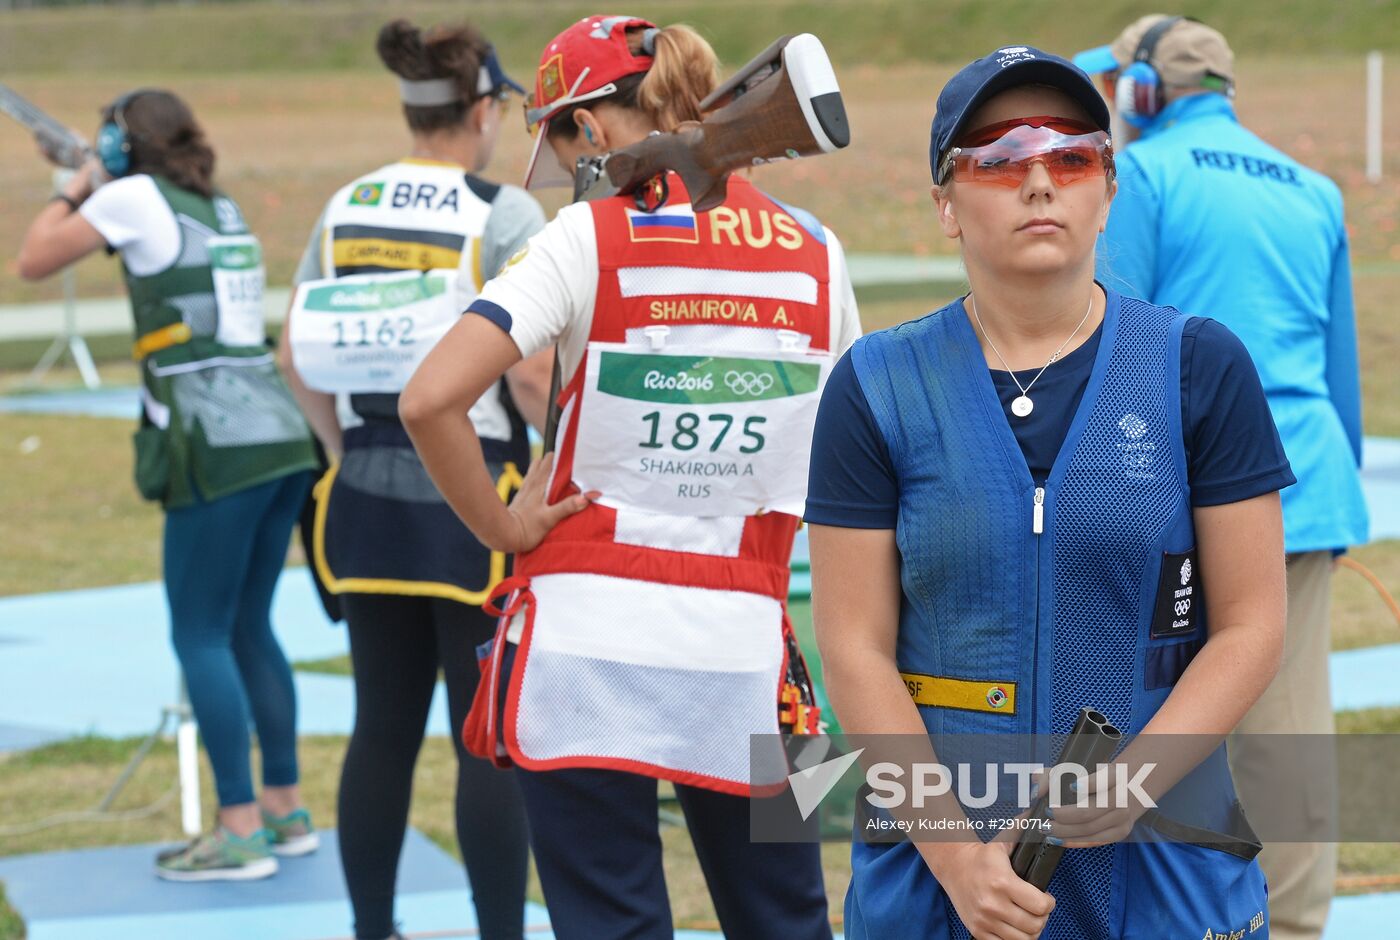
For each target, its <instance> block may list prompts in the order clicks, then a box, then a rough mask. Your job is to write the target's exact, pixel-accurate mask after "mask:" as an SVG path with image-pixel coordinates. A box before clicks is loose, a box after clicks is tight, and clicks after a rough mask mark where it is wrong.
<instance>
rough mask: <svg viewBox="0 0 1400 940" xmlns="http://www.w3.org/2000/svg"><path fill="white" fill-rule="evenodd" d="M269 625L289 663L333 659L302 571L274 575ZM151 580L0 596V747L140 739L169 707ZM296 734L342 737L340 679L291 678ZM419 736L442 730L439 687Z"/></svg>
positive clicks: (165, 645)
mask: <svg viewBox="0 0 1400 940" xmlns="http://www.w3.org/2000/svg"><path fill="white" fill-rule="evenodd" d="M272 622H273V624H274V626H275V627H276V630H277V635H278V637H279V638H280V639H281V641H282V646H283V649H285V650H286V652H287V656H288V658H289V659H291V660H293V661H296V660H307V659H323V658H327V657H331V656H338V655H341V654H343V653H344V652H345V651H346V648H347V647H346V637H345V631H344V629H343V628H341V627H338V626H334V625H332V624H331V623H330V622H329V621H327V619H326V616H325V614H324V613H323V612H322V611H321V606H320V602H319V601H318V600H317V598H316V593H315V589H314V588H313V587H312V584H311V578H310V575H309V574H308V573H307V571H306V569H304V568H289V569H287V570H286V571H284V572H283V573H282V579H281V581H280V582H279V583H278V588H277V594H276V598H275V600H274V602H273V611H272ZM169 632H170V628H169V617H168V613H167V610H166V606H165V594H164V591H163V590H162V588H161V585H160V584H159V583H155V582H152V583H146V584H129V585H122V586H120V587H111V588H95V589H92V590H85V591H65V592H62V593H57V594H29V595H22V596H19V597H6V598H0V649H3V655H0V689H3V690H4V694H3V695H0V750H15V749H18V748H27V747H33V746H35V745H38V744H42V743H45V742H47V741H54V740H59V739H62V738H68V737H72V736H74V735H81V734H98V735H103V736H105V737H128V736H132V735H140V734H145V733H148V732H149V731H150V730H151V729H152V728H154V727H155V725H156V722H157V721H158V720H159V716H160V710H161V708H162V707H163V706H165V705H169V704H171V703H172V702H173V701H174V699H175V696H176V692H177V689H178V683H179V667H178V665H177V664H176V662H175V654H174V652H173V651H172V650H171V648H170V641H169ZM296 683H297V694H298V712H299V721H298V727H299V729H300V730H301V732H302V733H304V734H348V733H349V731H350V727H351V723H352V722H353V720H354V690H353V688H352V685H351V682H350V680H349V679H348V678H346V677H343V676H331V675H321V674H316V673H304V672H298V673H297V674H296ZM437 695H438V698H437V700H436V701H435V702H434V705H433V711H432V717H431V719H430V724H429V733H431V734H438V735H445V734H446V733H447V720H446V717H445V716H446V704H445V702H446V695H445V693H444V691H443V690H442V688H441V684H439V688H438V692H437Z"/></svg>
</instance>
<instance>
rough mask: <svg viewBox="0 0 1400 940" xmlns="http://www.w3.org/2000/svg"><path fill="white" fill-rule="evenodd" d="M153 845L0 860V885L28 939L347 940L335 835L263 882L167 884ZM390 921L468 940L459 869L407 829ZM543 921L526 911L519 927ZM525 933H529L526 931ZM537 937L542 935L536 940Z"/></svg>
mask: <svg viewBox="0 0 1400 940" xmlns="http://www.w3.org/2000/svg"><path fill="white" fill-rule="evenodd" d="M159 848H162V846H157V845H128V846H115V847H110V848H101V849H85V850H81V851H74V852H53V853H48V854H43V855H25V856H17V857H14V858H8V859H0V880H3V881H4V882H5V888H6V892H7V894H8V896H9V900H10V903H11V904H13V905H14V907H15V909H16V910H18V911H19V913H20V916H21V917H23V918H24V920H25V922H26V924H27V926H28V931H29V940H92V938H96V937H100V938H102V940H128V938H130V940H167V938H168V940H187V938H190V937H198V938H199V940H246V938H249V937H257V938H258V940H322V938H348V937H350V936H351V935H352V932H351V920H352V918H351V913H350V904H349V902H348V901H347V900H346V897H345V886H344V882H343V880H342V878H341V873H340V862H339V848H338V845H337V842H336V834H335V832H333V831H331V832H323V833H322V846H321V849H320V851H318V852H317V853H315V854H314V855H310V856H306V857H304V858H294V859H282V860H281V868H280V870H279V871H278V873H277V874H276V875H275V876H274V877H272V878H267V879H264V880H262V881H253V882H242V883H234V882H208V883H203V884H172V883H171V882H167V881H161V880H160V879H158V878H156V877H155V875H154V874H152V871H151V867H152V863H153V858H154V855H155V852H156V850H157V849H159ZM398 888H399V898H398V907H397V916H398V919H399V920H400V921H401V922H402V923H403V925H404V929H405V930H407V931H410V932H417V931H425V932H445V931H455V932H457V935H460V936H474V935H475V934H474V933H473V931H475V928H476V917H475V913H474V911H473V909H472V904H471V896H470V894H469V893H468V891H467V887H466V883H465V875H464V874H463V871H462V866H461V865H460V864H459V863H458V862H457V861H456V860H454V859H453V858H452V857H451V856H450V855H448V854H447V853H446V852H444V851H442V849H440V848H438V847H437V846H436V845H434V844H433V843H432V842H430V841H429V840H428V839H427V837H425V836H424V835H422V834H421V833H419V832H417V831H414V830H410V831H409V833H408V838H407V839H406V840H405V842H404V849H403V856H402V859H401V861H400V863H399V882H398ZM547 923H548V917H547V916H546V915H545V912H544V909H543V908H542V907H540V906H539V905H537V904H530V905H527V906H526V924H527V925H529V926H531V927H536V928H538V927H542V926H543V925H545V924H547ZM532 935H536V934H533V932H532ZM544 935H547V933H546V934H544Z"/></svg>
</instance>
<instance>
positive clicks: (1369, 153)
mask: <svg viewBox="0 0 1400 940" xmlns="http://www.w3.org/2000/svg"><path fill="white" fill-rule="evenodd" d="M1382 61H1383V60H1382V57H1381V54H1380V52H1379V51H1373V52H1371V53H1369V54H1368V55H1367V56H1366V180H1367V182H1370V183H1379V182H1380V181H1381V63H1382Z"/></svg>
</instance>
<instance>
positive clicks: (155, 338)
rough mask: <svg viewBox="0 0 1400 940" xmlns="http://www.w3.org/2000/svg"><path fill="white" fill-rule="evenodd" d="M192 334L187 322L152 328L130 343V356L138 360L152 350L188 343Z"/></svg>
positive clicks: (158, 350) (157, 350) (156, 350)
mask: <svg viewBox="0 0 1400 940" xmlns="http://www.w3.org/2000/svg"><path fill="white" fill-rule="evenodd" d="M193 335H194V334H193V333H191V332H190V325H189V324H188V323H172V324H170V325H169V326H163V327H161V328H160V329H158V330H152V331H151V332H149V333H147V334H146V335H145V336H143V337H141V338H140V339H138V340H137V341H136V342H135V343H133V344H132V346H131V358H133V359H135V360H137V361H138V362H139V361H140V360H142V359H145V358H146V357H147V356H149V355H150V354H151V353H153V352H160V351H161V350H162V349H169V348H170V347H171V346H179V345H180V344H181V343H188V342H189V341H190V337H191V336H193Z"/></svg>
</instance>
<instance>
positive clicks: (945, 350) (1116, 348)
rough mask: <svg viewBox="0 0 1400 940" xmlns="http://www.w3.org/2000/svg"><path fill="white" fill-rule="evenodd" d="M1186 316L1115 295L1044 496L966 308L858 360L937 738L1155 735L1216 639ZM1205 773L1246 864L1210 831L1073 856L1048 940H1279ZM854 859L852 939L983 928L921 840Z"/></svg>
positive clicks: (906, 658)
mask: <svg viewBox="0 0 1400 940" xmlns="http://www.w3.org/2000/svg"><path fill="white" fill-rule="evenodd" d="M1186 319H1187V318H1186V317H1184V316H1182V315H1181V314H1179V313H1178V312H1177V311H1176V310H1174V309H1172V308H1168V307H1157V306H1153V305H1151V304H1147V303H1144V302H1142V301H1139V300H1133V299H1131V298H1124V297H1121V296H1119V295H1117V294H1115V293H1112V292H1109V294H1108V304H1107V307H1106V310H1105V313H1104V325H1103V335H1102V340H1101V342H1100V345H1099V349H1098V353H1097V357H1096V359H1095V361H1094V366H1093V371H1092V373H1091V376H1090V379H1089V384H1088V387H1087V388H1086V389H1085V392H1084V396H1083V399H1082V401H1081V403H1080V406H1079V410H1078V412H1077V413H1076V414H1075V415H1074V419H1073V422H1072V423H1071V425H1070V429H1069V432H1068V434H1067V436H1066V438H1065V441H1064V443H1063V445H1062V446H1061V448H1060V452H1059V455H1058V456H1057V458H1056V460H1055V464H1054V466H1053V468H1052V470H1051V473H1050V476H1049V478H1048V480H1046V481H1045V483H1044V485H1043V486H1038V485H1037V483H1036V481H1034V480H1033V479H1032V478H1031V474H1030V471H1029V469H1028V468H1027V466H1026V462H1025V459H1024V457H1023V456H1022V453H1021V449H1020V446H1019V445H1018V443H1017V441H1016V437H1015V434H1014V433H1013V432H1012V430H1011V427H1010V425H1009V424H1008V419H1007V418H1006V416H1005V413H1004V412H1003V410H1002V405H1001V402H1000V401H999V399H998V397H997V394H996V390H995V388H994V386H993V384H992V380H991V377H990V376H989V375H988V370H987V363H986V360H985V358H984V357H983V354H982V350H981V348H980V346H979V345H978V342H977V338H976V335H975V334H974V333H973V331H972V327H971V325H970V324H969V322H968V319H967V315H966V313H965V312H964V309H963V306H962V303H961V302H955V303H953V304H950V305H948V306H947V307H944V308H943V309H942V310H939V311H937V312H935V313H933V314H930V315H928V316H926V317H923V318H922V319H919V320H915V321H912V322H910V323H906V324H903V325H901V326H898V327H895V328H893V329H890V330H885V331H882V332H878V333H874V334H871V335H870V336H867V337H865V338H864V339H862V340H860V341H859V342H857V344H856V346H855V347H854V348H853V349H852V351H851V357H852V364H853V366H854V367H855V372H856V375H857V377H858V379H859V381H860V384H861V388H862V390H863V391H864V393H865V396H866V399H867V400H868V401H869V404H870V408H871V411H872V413H873V415H874V417H875V421H876V423H877V424H878V426H879V428H880V431H881V433H882V435H883V437H884V440H885V442H886V444H887V446H888V448H889V453H890V457H891V460H892V462H893V464H894V466H895V468H896V472H897V475H898V480H899V487H900V506H899V519H898V522H897V527H896V539H897V542H898V546H899V551H900V555H901V558H902V570H901V572H900V578H901V583H902V586H903V592H904V598H903V603H902V605H901V614H900V629H899V638H898V643H897V658H898V664H899V668H900V671H901V672H902V673H904V674H905V679H906V682H907V683H909V684H910V693H911V695H913V696H914V698H915V701H916V702H919V701H920V691H919V690H921V689H922V688H923V687H924V685H925V684H927V685H929V686H937V687H938V688H940V689H943V690H944V692H945V695H944V698H943V700H942V701H941V702H940V703H939V704H923V703H921V706H920V709H919V710H920V713H921V715H922V717H923V719H924V723H925V725H926V726H927V728H928V730H929V733H930V735H933V736H934V737H935V741H937V739H938V738H939V737H941V736H945V735H964V734H1042V735H1046V734H1066V733H1068V732H1069V731H1070V729H1071V728H1072V726H1073V724H1074V721H1075V719H1076V717H1077V716H1078V714H1079V711H1080V709H1081V708H1082V707H1084V706H1089V707H1093V708H1096V709H1098V710H1099V711H1100V712H1102V713H1103V714H1104V715H1106V716H1107V717H1108V719H1109V720H1110V721H1111V722H1112V723H1113V724H1114V725H1115V726H1117V727H1118V728H1119V729H1120V730H1122V731H1123V732H1124V733H1125V734H1133V733H1137V732H1139V731H1141V730H1142V728H1143V727H1144V726H1145V725H1146V724H1147V722H1148V721H1149V720H1150V719H1151V718H1152V716H1153V715H1154V714H1155V713H1156V711H1157V709H1158V708H1159V707H1161V705H1162V703H1163V702H1164V701H1165V700H1166V698H1167V695H1168V694H1169V693H1170V692H1171V690H1172V687H1173V686H1174V685H1175V683H1176V680H1177V679H1178V678H1179V677H1180V675H1181V673H1182V672H1183V671H1184V670H1185V668H1186V666H1187V665H1188V664H1189V663H1190V661H1191V658H1192V657H1193V656H1194V655H1195V653H1196V651H1197V650H1198V649H1199V648H1200V646H1201V645H1202V644H1203V643H1204V640H1205V630H1206V628H1205V621H1204V610H1203V609H1201V598H1200V591H1199V587H1200V582H1201V575H1200V573H1199V572H1198V571H1197V570H1196V569H1197V568H1198V567H1199V563H1198V561H1197V559H1196V557H1195V532H1194V527H1193V525H1192V516H1191V504H1190V490H1189V486H1188V483H1187V476H1186V458H1185V450H1184V446H1183V443H1182V429H1181V394H1180V389H1181V384H1180V353H1181V331H1182V327H1183V326H1184V325H1185V323H1186ZM1037 530H1039V531H1037ZM911 676H917V677H919V678H918V679H917V680H914V679H911ZM945 761H946V758H945ZM1187 779H1188V781H1189V782H1190V789H1191V790H1192V791H1193V794H1194V796H1195V799H1194V800H1193V806H1194V807H1195V808H1196V809H1195V812H1196V816H1195V818H1194V819H1193V821H1194V822H1197V823H1199V822H1201V821H1202V820H1201V810H1200V806H1201V805H1202V803H1204V804H1205V805H1206V807H1207V809H1206V811H1205V815H1206V817H1207V818H1206V819H1205V822H1207V823H1209V825H1208V828H1209V830H1211V831H1213V832H1231V833H1239V834H1240V835H1241V838H1240V839H1239V840H1238V843H1237V844H1236V845H1235V846H1234V848H1233V850H1229V849H1227V850H1221V849H1220V848H1208V847H1203V846H1199V845H1193V844H1183V843H1189V842H1191V841H1192V836H1193V834H1200V832H1201V830H1200V829H1199V828H1197V829H1192V828H1191V827H1187V826H1175V825H1172V824H1170V823H1169V822H1168V821H1166V820H1162V822H1163V824H1164V826H1166V827H1169V828H1170V829H1171V835H1172V837H1173V838H1175V839H1179V840H1181V842H1177V843H1171V842H1154V843H1119V844H1117V845H1112V846H1103V847H1099V848H1094V849H1072V850H1070V851H1069V852H1067V853H1066V854H1065V857H1064V860H1063V861H1062V862H1061V863H1060V866H1059V868H1058V870H1057V871H1056V873H1055V877H1054V879H1053V880H1052V881H1051V883H1050V886H1049V891H1050V893H1051V894H1053V895H1055V897H1056V901H1057V906H1056V908H1055V912H1054V914H1052V915H1051V918H1050V922H1049V925H1048V926H1047V928H1046V930H1045V932H1044V933H1043V934H1042V936H1043V937H1044V938H1046V940H1097V938H1120V937H1144V938H1146V937H1152V938H1158V940H1160V938H1164V937H1178V936H1180V937H1191V938H1193V940H1194V938H1199V937H1204V936H1205V935H1206V933H1207V931H1208V930H1209V931H1211V933H1212V935H1213V936H1219V937H1222V938H1224V937H1228V936H1230V934H1231V933H1235V932H1236V931H1240V930H1243V931H1244V932H1243V933H1240V934H1239V935H1240V936H1241V937H1243V936H1248V937H1249V938H1250V940H1260V938H1262V937H1265V936H1267V933H1268V931H1267V912H1266V911H1265V900H1264V887H1263V876H1262V873H1261V872H1260V871H1259V869H1258V866H1257V865H1255V864H1254V863H1253V861H1252V858H1253V855H1254V853H1255V852H1257V851H1258V848H1257V843H1254V842H1253V834H1252V833H1250V832H1249V831H1248V828H1247V824H1244V823H1243V820H1242V817H1240V816H1239V814H1238V807H1237V803H1236V802H1235V796H1234V788H1233V785H1232V783H1231V781H1230V777H1229V771H1228V768H1227V766H1226V764H1225V760H1224V749H1223V748H1221V749H1219V750H1217V751H1216V753H1215V754H1214V755H1212V757H1211V758H1209V759H1208V760H1207V761H1206V762H1205V763H1204V764H1202V765H1201V766H1200V767H1198V768H1197V769H1196V771H1194V772H1193V773H1192V774H1191V775H1190V776H1189V777H1188V778H1187ZM1203 792H1204V793H1205V794H1206V799H1205V800H1204V801H1202V800H1201V794H1202V793H1203ZM1202 841H1203V840H1202ZM852 861H853V876H852V882H851V890H850V894H849V896H848V898H847V917H846V929H847V936H848V937H850V938H858V937H864V936H870V937H879V936H895V935H899V936H914V934H911V933H909V929H910V927H911V925H912V924H926V925H927V927H926V932H924V933H921V934H918V936H922V937H928V938H940V940H941V938H964V937H967V936H968V931H967V929H966V928H965V927H964V926H963V925H962V923H961V921H960V920H959V919H958V917H957V915H956V913H955V912H954V910H953V907H952V905H951V903H949V902H948V900H947V897H946V895H944V894H943V892H942V890H941V889H940V888H939V886H938V884H937V883H936V882H935V880H934V879H933V876H932V875H931V874H930V873H929V871H928V869H927V867H926V866H925V865H924V863H923V861H922V859H921V858H920V857H919V855H918V853H917V852H916V851H915V850H914V848H913V846H912V845H911V844H910V843H908V842H903V843H899V844H895V845H867V844H864V843H863V842H862V841H861V840H860V839H859V836H858V837H857V839H856V842H855V844H854V847H853V857H852ZM1261 919H1262V920H1263V921H1264V923H1263V926H1262V929H1261V928H1260V927H1259V926H1258V925H1259V923H1260V920H1261ZM1251 921H1253V922H1254V924H1255V929H1254V931H1253V932H1250V930H1249V928H1250V926H1251ZM1222 929H1223V930H1224V932H1223V933H1222V932H1221V931H1222Z"/></svg>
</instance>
